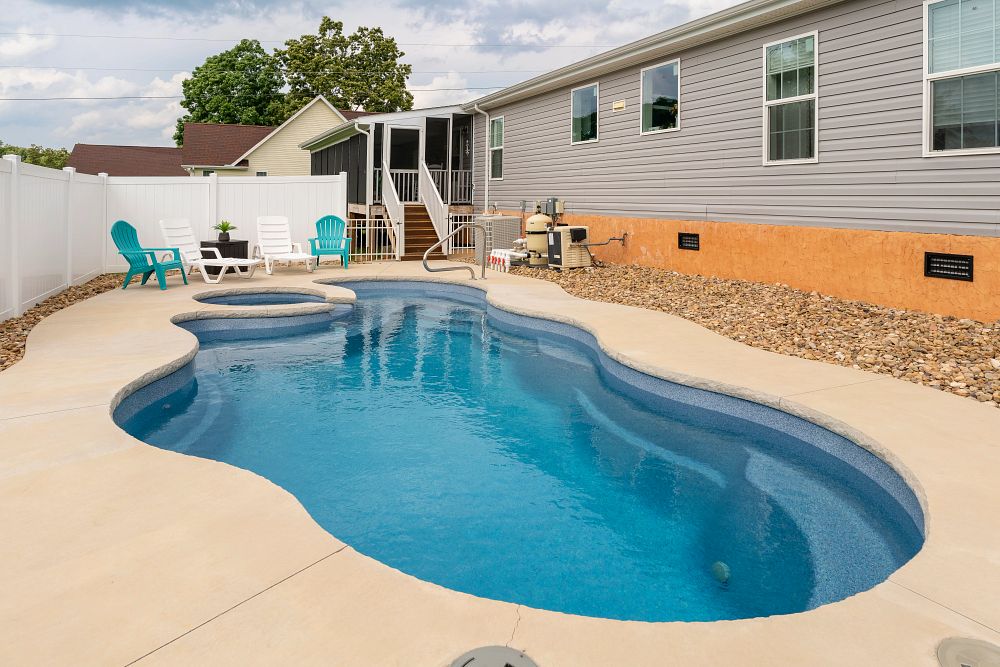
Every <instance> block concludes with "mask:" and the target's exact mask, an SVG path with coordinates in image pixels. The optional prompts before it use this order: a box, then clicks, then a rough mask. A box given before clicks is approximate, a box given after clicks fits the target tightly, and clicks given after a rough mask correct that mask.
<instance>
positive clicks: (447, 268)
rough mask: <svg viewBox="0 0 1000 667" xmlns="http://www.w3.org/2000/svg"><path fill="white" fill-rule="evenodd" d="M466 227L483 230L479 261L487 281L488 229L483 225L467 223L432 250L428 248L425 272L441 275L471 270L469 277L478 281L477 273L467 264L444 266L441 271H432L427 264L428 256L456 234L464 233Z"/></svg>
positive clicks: (483, 277) (424, 260)
mask: <svg viewBox="0 0 1000 667" xmlns="http://www.w3.org/2000/svg"><path fill="white" fill-rule="evenodd" d="M466 227H475V228H476V229H479V230H481V231H482V232H483V251H482V252H481V253H479V255H480V257H479V259H480V264H481V265H482V267H483V269H482V271H483V273H482V279H483V280H486V228H485V227H483V226H482V225H477V224H476V223H474V222H467V223H465V224H464V225H459V226H458V227H456V228H455V229H454V230H453V231H452V232H451V234H448V236H446V237H444V238H443V239H441V240H440V241H438V242H437V243H435V244H434V245H432V246H431V247H430V248H428V249H427V252H425V253H424V259H423V263H424V270H425V271H428V272H429V273H440V272H441V271H461V270H462V269H468V270H469V275H470V276H471V277H472V279H473V280H475V279H476V272H475V270H474V269H473V268H472V267H471V266H469V265H468V264H466V265H464V266H442V267H441V268H439V269H432V268H431V267H430V265H429V264H428V263H427V256H428V255H430V254H431V253H432V252H434V250H436V249H437V248H440V247H441V246H443V245H444V244H445V242H446V241H448V239H450V238H451V237H452V236H454V235H455V234H458V233H459V232H460V231H462V230H463V229H465V228H466Z"/></svg>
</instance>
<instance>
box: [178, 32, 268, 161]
mask: <svg viewBox="0 0 1000 667" xmlns="http://www.w3.org/2000/svg"><path fill="white" fill-rule="evenodd" d="M182 85H183V89H184V100H183V101H182V102H181V106H182V107H184V108H185V109H187V113H186V114H185V115H184V116H182V117H181V118H178V119H177V131H176V132H174V141H176V142H177V145H178V146H180V145H182V144H183V143H184V123H233V124H235V123H241V124H244V125H279V124H281V122H282V121H284V120H285V118H286V116H285V113H284V94H283V93H282V92H281V88H282V86H283V85H284V79H283V77H282V75H281V65H280V63H279V62H278V59H277V58H275V57H274V56H272V55H270V54H268V53H267V51H265V50H264V48H263V47H262V46H261V45H260V42H258V41H257V40H255V39H244V40H242V41H241V42H240V43H239V44H237V45H236V46H234V47H233V48H231V49H229V50H228V51H223V52H222V53H219V54H216V55H214V56H209V57H208V58H206V59H205V62H204V63H203V64H202V65H201V66H199V67H196V68H195V69H194V72H192V74H191V78H189V79H185V80H184V83H183V84H182Z"/></svg>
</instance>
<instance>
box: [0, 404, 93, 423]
mask: <svg viewBox="0 0 1000 667" xmlns="http://www.w3.org/2000/svg"><path fill="white" fill-rule="evenodd" d="M110 406H111V403H109V402H107V401H105V402H104V403H94V404H93V405H76V406H73V407H72V408H59V409H57V410H42V411H41V412H25V413H24V414H22V415H11V416H10V417H0V422H6V421H13V420H15V419H24V418H25V417H40V416H41V415H54V414H59V413H63V412H76V411H78V410H89V409H91V408H101V407H110Z"/></svg>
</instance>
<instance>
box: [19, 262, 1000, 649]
mask: <svg viewBox="0 0 1000 667" xmlns="http://www.w3.org/2000/svg"><path fill="white" fill-rule="evenodd" d="M488 276H489V277H488V280H486V281H476V282H474V283H470V282H469V281H468V278H467V274H466V273H464V272H463V273H459V272H454V273H447V274H428V273H426V272H424V271H423V269H422V268H421V267H420V265H419V263H385V264H368V265H353V266H352V267H351V269H350V270H349V271H346V272H345V271H343V270H341V269H339V268H334V267H332V266H329V267H328V266H324V267H323V268H322V269H320V270H319V271H317V272H316V273H311V274H310V273H306V272H305V271H301V270H297V269H279V270H278V272H277V273H276V274H275V275H273V276H267V275H266V274H263V273H261V274H260V275H259V276H255V277H254V278H253V279H251V280H239V281H237V280H235V279H233V280H231V281H230V282H226V283H223V284H221V285H206V284H203V283H201V282H200V278H196V280H193V281H192V282H191V285H190V286H188V287H183V286H180V285H179V283H178V282H177V279H176V278H173V277H172V278H171V279H170V285H171V287H170V289H169V290H167V291H166V292H161V291H160V290H158V289H157V288H156V287H155V286H154V285H148V286H146V287H139V286H138V285H132V286H131V287H129V289H128V290H125V291H122V290H116V291H113V292H109V293H106V294H102V295H99V296H97V297H94V298H92V299H89V300H87V301H84V302H82V303H79V304H77V305H74V306H72V307H69V308H67V309H65V310H62V311H59V312H57V313H55V314H53V315H51V316H50V317H48V318H46V319H45V320H43V321H42V322H41V323H40V324H39V325H38V326H37V327H36V328H35V329H34V330H33V331H32V333H31V335H30V337H29V338H28V348H27V354H26V355H25V358H24V359H23V360H22V361H20V362H19V363H17V364H15V365H14V366H13V367H11V368H9V369H7V370H5V371H3V372H2V373H0V518H2V522H0V525H2V526H3V528H4V537H5V539H4V540H3V543H2V545H0V590H2V592H3V595H2V597H0V628H2V631H0V664H11V665H15V664H16V665H21V664H24V665H28V664H30V665H36V664H38V665H41V664H44V665H48V664H74V665H89V664H95V665H108V664H117V665H126V664H132V663H138V664H140V665H146V664H170V665H174V664H181V665H190V664H199V665H202V664H205V665H208V664H211V665H217V664H223V665H229V664H231V665H249V664H268V665H272V664H336V665H352V666H353V665H359V666H361V665H364V666H369V665H378V666H382V665H405V666H407V667H412V666H424V665H428V666H442V667H444V666H446V665H449V664H450V662H451V660H453V659H454V658H456V657H458V656H459V655H461V654H462V653H464V652H465V651H467V650H469V649H471V648H473V647H476V646H480V645H491V644H499V645H505V644H509V645H510V646H513V647H515V648H518V649H521V650H524V651H525V652H527V654H528V655H530V656H531V657H532V658H533V659H534V660H535V661H536V662H538V664H539V665H540V666H541V667H552V666H557V665H559V666H571V667H577V666H582V665H600V666H602V667H603V666H608V665H629V666H632V665H774V664H789V665H876V664H877V665H906V666H911V665H928V666H930V665H936V664H937V660H936V658H935V657H934V654H935V650H936V647H937V644H938V643H939V642H940V641H941V640H942V639H945V638H946V637H952V636H962V637H971V638H977V639H981V640H984V641H987V642H990V643H993V644H1000V411H997V410H996V409H995V408H989V407H985V406H982V405H979V404H977V403H975V402H973V401H968V400H966V399H962V398H959V397H957V396H952V395H948V394H945V393H943V392H939V391H935V390H933V389H929V388H925V387H920V386H917V385H914V384H911V383H907V382H904V381H900V380H895V379H892V378H888V377H885V376H880V375H873V374H869V373H865V372H862V371H856V370H852V369H849V368H843V367H839V366H833V365H829V364H823V363H820V362H813V361H807V360H804V359H798V358H793V357H787V356H782V355H777V354H773V353H770V352H765V351H763V350H759V349H754V348H750V347H747V346H744V345H742V344H740V343H737V342H735V341H732V340H729V339H727V338H724V337H722V336H719V335H716V334H713V333H711V332H709V331H707V330H706V329H704V328H702V327H700V326H698V325H696V324H693V323H691V322H688V321H686V320H683V319H680V318H678V317H674V316H671V315H667V314H665V313H660V312H654V311H647V310H642V309H639V308H634V307H630V306H621V305H615V304H608V303H597V302H591V301H584V300H581V299H578V298H576V297H572V296H569V295H568V294H566V293H565V292H563V291H562V289H561V288H559V287H558V286H556V285H554V284H552V283H548V282H544V281H538V280H533V279H529V278H520V277H516V276H510V275H506V274H498V273H495V272H489V273H488ZM372 278H376V279H407V278H411V279H420V280H445V281H448V282H460V283H463V284H470V285H472V286H475V287H484V288H486V289H487V290H488V298H489V300H490V302H491V303H493V304H494V305H496V306H498V307H500V308H503V309H505V310H510V311H513V312H517V313H522V314H526V315H538V316H543V317H546V318H548V319H556V320H559V321H564V322H569V323H572V324H576V325H578V326H581V327H582V328H584V329H587V330H588V331H590V332H592V333H593V334H594V335H595V336H596V337H597V339H598V341H599V342H600V344H601V346H602V347H603V348H604V349H605V351H606V352H607V353H608V354H609V355H610V356H612V357H613V358H615V359H617V360H619V361H621V362H623V363H625V364H627V365H629V366H633V367H635V368H637V369H639V370H642V371H645V372H648V373H651V374H654V375H658V376H661V377H664V378H666V379H669V380H674V381H679V382H683V383H684V384H690V385H693V386H697V387H702V388H709V389H714V390H717V391H721V392H723V393H729V394H733V395H737V396H742V397H745V398H751V399H753V400H756V401H758V402H762V403H766V404H769V405H774V406H777V407H780V408H781V409H784V410H786V411H789V412H792V413H795V414H799V415H801V416H804V417H806V418H808V419H810V420H812V421H816V422H818V423H820V424H822V425H824V426H827V427H829V428H831V429H833V430H836V431H838V432H841V433H843V434H844V435H847V436H848V437H850V438H852V439H853V440H855V441H856V442H859V443H861V444H862V445H863V446H866V447H868V448H870V449H872V450H873V451H875V452H876V453H878V454H880V455H881V456H883V457H884V458H886V459H887V460H888V461H889V462H890V463H892V464H893V465H894V466H895V467H896V468H897V470H899V471H900V472H901V474H903V476H904V477H905V478H906V479H907V480H908V481H910V482H911V484H912V485H913V487H914V489H915V491H916V493H917V495H918V497H920V498H921V500H922V502H923V504H924V510H925V514H926V517H927V541H926V544H925V545H924V547H923V549H922V550H921V552H920V553H919V554H917V556H916V557H915V558H914V559H913V560H912V561H910V562H909V563H907V564H906V565H905V566H903V567H902V568H901V569H900V570H898V571H897V572H895V573H894V574H893V575H892V576H891V577H890V578H889V579H888V580H887V581H885V582H883V583H882V584H880V585H878V586H876V587H875V588H874V589H872V590H869V591H866V592H863V593H860V594H858V595H855V596H853V597H851V598H848V599H846V600H843V601H841V602H837V603H834V604H830V605H826V606H824V607H820V608H819V609H816V610H812V611H809V612H804V613H800V614H792V615H788V616H775V617H770V618H759V619H747V620H740V621H722V622H716V623H641V622H621V621H609V620H603V619H594V618H583V617H576V616H570V615H566V614H561V613H556V612H548V611H540V610H535V609H530V608H527V607H524V606H521V605H516V604H510V603H503V602H495V601H491V600H485V599H481V598H476V597H472V596H469V595H465V594H462V593H457V592H454V591H450V590H447V589H444V588H441V587H439V586H436V585H434V584H430V583H426V582H422V581H420V580H417V579H415V578H413V577H410V576H408V575H405V574H402V573H400V572H398V571H395V570H393V569H391V568H389V567H387V566H385V565H382V564H380V563H378V562H376V561H374V560H372V559H370V558H367V557H365V556H363V555H361V554H359V553H357V552H355V551H354V550H352V549H351V548H350V546H348V545H345V544H343V543H341V542H340V541H338V540H337V539H336V538H335V537H333V536H331V535H329V534H328V533H326V532H325V531H324V530H323V529H322V528H320V527H319V526H318V525H317V524H316V523H315V522H313V520H312V519H311V518H310V517H309V515H308V514H307V513H306V512H305V510H304V509H303V508H302V506H301V505H300V504H299V503H298V501H297V500H296V499H295V498H294V497H293V496H291V495H290V494H289V493H287V492H285V491H284V490H282V489H281V488H279V487H277V486H275V485H274V484H273V483H271V482H269V481H268V480H266V479H264V478H262V477H259V476H257V475H255V474H253V473H251V472H248V471H245V470H241V469H238V468H234V467H232V466H229V465H226V464H223V463H219V462H216V461H209V460H204V459H198V458H193V457H189V456H185V455H182V454H177V453H174V452H169V451H165V450H161V449H158V448H155V447H152V446H149V445H146V444H144V443H141V442H139V441H137V440H135V439H134V438H132V437H131V436H129V435H128V434H126V433H125V432H123V431H122V430H121V429H119V428H118V427H117V426H115V424H114V423H113V422H112V420H111V410H112V408H113V406H114V405H115V404H116V401H117V400H118V399H119V398H120V396H121V394H122V390H123V389H124V388H126V387H132V388H134V387H137V386H139V385H141V384H145V383H147V382H148V381H151V380H152V379H155V378H156V377H160V376H162V375H163V374H165V373H166V372H169V371H170V370H173V369H176V368H178V367H180V366H182V365H183V364H184V363H186V362H187V361H188V360H189V359H190V358H191V356H192V355H193V353H194V351H195V350H196V347H197V341H196V339H195V338H194V336H192V335H191V334H190V333H188V332H186V331H184V330H182V329H180V328H179V327H176V326H174V325H173V324H172V323H171V318H175V317H178V316H180V317H183V318H191V317H208V316H218V314H223V313H228V314H236V315H240V314H245V313H247V312H248V311H252V312H254V313H259V312H260V311H262V310H263V311H265V312H266V313H268V314H272V315H278V314H281V313H290V312H296V313H297V312H309V311H310V310H311V309H315V308H317V307H320V308H321V307H323V305H322V304H298V305H292V306H266V307H241V306H213V305H206V304H203V303H199V302H197V301H194V300H193V299H192V298H191V297H192V296H193V295H195V294H199V293H203V292H208V291H219V290H223V291H228V290H240V289H258V290H259V289H265V290H266V289H280V288H288V289H302V288H308V289H310V290H318V291H319V292H321V293H323V294H326V295H327V296H328V298H329V299H330V300H334V301H337V300H339V301H349V300H351V298H352V294H351V292H350V291H349V290H348V289H344V288H341V287H334V286H328V285H322V284H317V283H316V281H324V280H336V281H341V280H350V279H372Z"/></svg>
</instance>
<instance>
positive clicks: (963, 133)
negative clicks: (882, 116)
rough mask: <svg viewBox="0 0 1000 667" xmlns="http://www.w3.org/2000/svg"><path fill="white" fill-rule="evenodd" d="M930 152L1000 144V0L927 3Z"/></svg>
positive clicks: (991, 147) (993, 149)
mask: <svg viewBox="0 0 1000 667" xmlns="http://www.w3.org/2000/svg"><path fill="white" fill-rule="evenodd" d="M926 10H927V11H926V16H925V21H926V28H927V29H926V30H925V35H926V38H927V57H926V70H925V72H924V82H925V83H924V105H925V111H924V118H925V123H927V130H928V132H927V134H928V135H929V136H928V138H927V141H926V144H927V145H926V146H925V154H926V155H941V154H944V153H949V152H954V151H965V152H973V153H984V152H985V153H994V152H997V151H998V149H1000V0H974V1H972V0H937V1H933V2H930V3H928V4H927V6H926Z"/></svg>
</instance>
